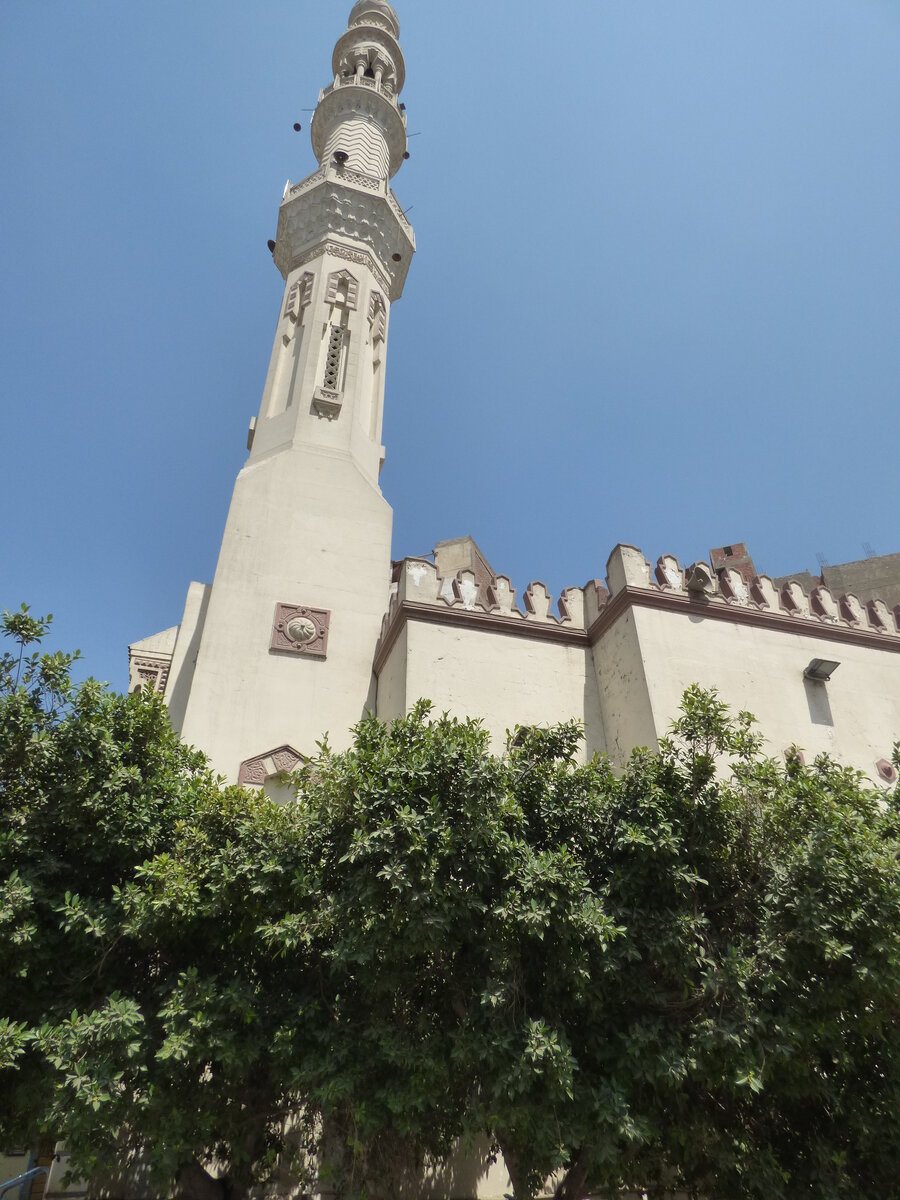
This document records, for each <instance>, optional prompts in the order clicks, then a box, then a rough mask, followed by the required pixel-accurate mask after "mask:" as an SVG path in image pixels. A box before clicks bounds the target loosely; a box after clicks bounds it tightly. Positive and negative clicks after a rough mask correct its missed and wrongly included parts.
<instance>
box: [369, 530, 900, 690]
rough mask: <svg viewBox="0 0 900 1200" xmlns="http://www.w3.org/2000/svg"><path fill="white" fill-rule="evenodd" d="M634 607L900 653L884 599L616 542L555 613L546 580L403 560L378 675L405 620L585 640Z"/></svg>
mask: <svg viewBox="0 0 900 1200" xmlns="http://www.w3.org/2000/svg"><path fill="white" fill-rule="evenodd" d="M632 606H634V607H646V608H658V609H668V610H669V611H672V612H682V613H690V614H691V615H692V616H698V615H699V616H702V617H704V618H708V619H711V620H720V621H729V622H732V623H734V624H751V625H752V624H755V625H765V626H767V627H769V628H772V629H781V630H785V631H790V632H795V633H806V634H809V635H810V636H815V637H820V638H821V637H825V638H830V639H833V640H838V641H860V642H863V643H867V644H869V645H876V646H879V647H882V648H884V649H887V650H894V651H897V652H900V606H898V607H897V608H895V609H893V610H891V609H889V608H888V607H887V605H886V604H884V603H883V602H882V601H880V600H875V601H870V602H869V603H867V604H863V603H861V602H860V601H859V599H858V598H857V597H856V596H853V595H841V596H837V597H835V596H833V595H832V594H831V592H830V591H829V590H828V589H827V588H826V587H824V586H819V587H817V588H815V589H814V590H813V591H812V592H811V593H810V594H809V595H807V594H806V593H805V592H804V591H803V589H802V588H801V587H800V585H799V584H798V583H796V582H793V583H787V584H785V585H783V586H782V587H778V586H777V585H776V584H775V583H774V582H773V581H772V579H771V578H770V577H769V576H768V575H758V576H755V577H754V578H752V579H751V581H750V582H749V583H748V582H747V581H746V580H745V579H744V577H743V576H742V575H741V573H740V572H739V571H737V570H735V569H731V568H725V569H719V570H718V571H717V570H715V569H714V568H713V567H712V566H711V565H710V564H709V563H708V562H704V561H698V562H694V563H691V564H690V565H689V566H682V564H681V563H680V562H679V560H678V559H677V558H676V557H675V556H674V555H671V554H664V555H662V556H661V557H660V558H659V559H657V561H656V563H655V565H651V563H650V562H649V561H648V560H647V559H646V558H645V557H644V555H643V553H642V552H641V551H640V550H639V549H637V547H635V546H627V545H619V546H616V548H615V550H614V551H613V552H612V554H611V555H610V558H609V562H608V564H607V577H606V583H605V584H604V583H601V582H600V581H599V580H596V579H595V580H591V581H589V582H588V583H587V584H585V586H584V587H571V588H566V589H565V590H564V591H563V593H562V595H561V596H560V598H559V600H558V602H557V604H556V606H555V607H556V611H554V606H553V599H552V597H551V595H550V593H549V592H548V590H547V587H546V585H545V584H544V583H542V582H541V581H540V580H535V581H533V582H532V583H529V584H528V586H527V587H526V588H525V590H524V592H523V593H522V595H521V600H517V590H516V588H514V587H513V585H512V582H511V580H510V579H509V577H508V576H506V575H493V576H491V578H490V581H489V582H486V581H485V580H484V579H482V580H481V581H480V582H479V580H478V579H477V578H476V575H475V572H474V571H471V570H461V571H457V572H455V573H450V574H446V575H441V574H440V573H439V571H438V568H437V566H436V564H435V563H434V562H432V561H431V560H430V559H428V558H407V559H404V560H403V562H402V563H400V564H399V565H398V569H397V571H396V586H395V590H394V593H393V595H392V596H391V601H390V606H389V608H388V611H387V613H386V614H385V617H384V621H383V623H382V630H381V642H380V649H379V653H378V656H377V657H376V672H377V671H378V670H379V668H380V663H382V662H383V661H384V658H385V656H386V654H387V653H388V652H389V649H390V646H391V645H392V644H393V642H394V641H395V640H396V637H397V634H398V633H399V630H400V628H402V625H403V623H404V622H405V621H406V620H409V619H412V620H420V621H427V622H431V623H435V624H446V625H453V626H460V627H462V626H465V627H467V628H470V629H481V630H483V631H489V632H492V633H497V634H504V635H513V636H518V637H530V638H538V639H542V640H553V641H560V642H564V643H569V644H573V645H582V646H587V645H590V644H593V643H594V642H595V641H596V640H597V639H598V638H600V637H602V635H603V633H604V632H605V630H606V629H608V628H609V627H610V626H611V625H612V624H613V623H614V622H615V621H616V620H617V619H618V617H619V616H621V615H622V613H623V612H624V611H625V610H626V609H628V608H629V607H632Z"/></svg>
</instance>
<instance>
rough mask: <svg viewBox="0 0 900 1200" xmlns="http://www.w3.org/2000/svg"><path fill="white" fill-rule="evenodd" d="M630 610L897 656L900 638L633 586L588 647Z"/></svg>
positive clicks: (597, 626)
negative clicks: (769, 631)
mask: <svg viewBox="0 0 900 1200" xmlns="http://www.w3.org/2000/svg"><path fill="white" fill-rule="evenodd" d="M630 608H654V609H662V610H663V611H665V612H674V613H682V614H686V615H690V616H695V617H703V618H705V619H708V620H710V621H725V622H728V623H730V624H732V625H753V626H755V627H756V628H759V629H774V630H777V631H778V632H779V633H799V634H800V635H801V636H803V637H809V638H817V639H818V640H820V641H831V642H843V643H845V644H846V643H850V644H853V645H857V646H867V647H869V648H870V649H876V650H887V651H890V652H891V653H893V654H900V638H897V637H894V636H892V635H891V634H888V633H875V632H874V631H872V630H868V629H851V628H850V627H849V626H848V625H839V624H837V623H834V624H832V623H829V622H826V621H810V620H805V619H804V618H803V617H800V616H792V615H791V614H790V613H779V612H771V611H766V610H765V609H762V608H759V607H756V606H753V607H751V606H748V605H743V604H737V603H727V604H723V603H721V602H719V603H716V602H715V601H710V600H708V599H706V598H704V597H701V596H690V595H684V594H681V593H677V592H669V591H663V590H660V589H656V588H639V587H633V586H627V587H624V588H622V590H621V591H619V592H617V593H616V594H615V596H613V597H612V599H611V600H609V602H608V603H607V604H606V605H605V606H604V607H603V609H601V611H600V614H599V616H598V617H597V619H596V620H595V621H594V622H593V623H592V624H591V626H590V628H589V629H588V632H587V636H588V639H589V640H590V643H591V645H594V644H595V643H596V642H597V641H598V640H599V639H600V638H601V637H602V636H603V635H604V633H606V631H607V630H608V629H609V628H610V627H611V626H612V625H614V624H615V622H616V621H617V620H618V619H619V617H620V616H622V614H623V613H625V612H626V611H627V610H628V609H630Z"/></svg>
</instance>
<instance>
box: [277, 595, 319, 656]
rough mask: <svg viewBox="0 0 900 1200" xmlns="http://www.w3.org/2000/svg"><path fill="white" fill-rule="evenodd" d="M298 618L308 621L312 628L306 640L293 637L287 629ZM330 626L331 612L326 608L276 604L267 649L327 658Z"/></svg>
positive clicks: (280, 652) (282, 652)
mask: <svg viewBox="0 0 900 1200" xmlns="http://www.w3.org/2000/svg"><path fill="white" fill-rule="evenodd" d="M298 619H300V620H301V621H304V622H309V623H310V624H311V626H312V628H313V629H314V633H313V635H312V636H311V637H310V638H309V640H307V641H303V640H300V639H297V638H295V637H293V636H292V634H291V633H290V631H289V627H290V625H291V623H292V622H293V621H296V620H298ZM330 627H331V613H330V612H328V610H327V609H324V608H307V607H306V606H305V605H302V604H276V605H275V619H274V621H273V622H272V637H271V640H270V641H269V649H270V650H274V651H276V652H277V653H279V654H297V655H300V656H301V657H304V658H327V656H328V632H329V629H330Z"/></svg>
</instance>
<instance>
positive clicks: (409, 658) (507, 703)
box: [378, 620, 606, 754]
mask: <svg viewBox="0 0 900 1200" xmlns="http://www.w3.org/2000/svg"><path fill="white" fill-rule="evenodd" d="M382 681H383V682H382ZM423 697H424V698H426V699H429V700H431V701H432V702H433V703H434V706H435V708H436V709H437V710H438V711H439V712H442V711H445V710H446V711H447V712H450V713H452V714H453V715H454V716H458V717H480V718H482V719H483V721H484V724H485V728H486V729H487V730H488V732H489V733H490V735H491V741H492V743H493V745H494V747H495V748H496V749H497V750H500V749H502V748H503V747H504V746H505V744H506V732H507V730H509V729H513V728H514V727H515V726H516V725H545V724H555V723H557V722H559V721H565V720H567V719H569V718H570V717H574V718H576V719H577V720H579V721H584V724H585V736H586V744H585V749H586V753H588V754H593V753H594V752H595V751H602V750H605V748H606V739H605V736H604V732H603V718H602V716H601V712H600V700H599V696H598V694H597V683H596V679H595V676H594V671H593V668H592V664H591V660H590V652H589V651H588V650H587V649H584V648H582V647H579V646H570V645H565V644H563V643H558V642H548V641H539V640H537V639H536V638H527V637H517V636H512V635H504V634H499V633H495V632H490V631H487V630H480V629H477V628H461V627H459V626H454V625H436V624H430V623H427V622H424V621H417V620H410V621H408V622H407V624H406V628H405V629H404V630H403V631H402V632H401V634H400V636H399V637H398V638H397V641H396V642H395V643H394V645H393V647H392V648H391V653H390V656H389V658H388V660H387V662H386V663H385V666H384V668H383V669H382V671H381V675H380V678H379V693H378V714H379V716H382V717H384V718H385V719H388V718H389V717H391V716H396V715H399V713H401V712H407V711H408V710H409V709H410V708H411V707H412V705H413V704H414V703H415V702H416V700H419V699H421V698H423Z"/></svg>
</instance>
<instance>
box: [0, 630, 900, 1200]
mask: <svg viewBox="0 0 900 1200" xmlns="http://www.w3.org/2000/svg"><path fill="white" fill-rule="evenodd" d="M3 624H4V630H5V632H6V634H7V635H8V637H9V638H11V639H12V644H13V646H14V650H13V651H12V652H10V653H7V654H6V655H5V656H4V657H3V658H2V660H0V806H2V807H0V961H2V963H3V970H2V973H0V1139H2V1140H6V1141H17V1142H22V1141H27V1140H36V1139H37V1138H40V1137H44V1138H53V1139H64V1140H65V1141H66V1143H67V1145H68V1146H69V1148H70V1149H71V1151H72V1153H73V1169H74V1170H75V1171H77V1172H80V1173H81V1174H83V1175H84V1176H85V1177H87V1178H89V1179H91V1180H94V1181H95V1183H96V1184H97V1186H99V1184H100V1183H102V1182H103V1181H107V1182H108V1181H109V1180H110V1178H112V1177H114V1176H115V1175H116V1174H117V1173H119V1174H122V1173H128V1172H141V1173H143V1175H144V1177H145V1186H146V1189H147V1190H148V1193H152V1192H153V1191H154V1189H155V1191H156V1193H157V1194H163V1193H164V1192H165V1191H166V1190H167V1189H168V1188H170V1187H172V1186H175V1187H177V1189H179V1190H180V1192H181V1193H182V1194H183V1195H185V1196H192V1197H197V1198H198V1200H201V1198H203V1200H206V1198H207V1197H209V1200H238V1198H239V1197H242V1196H244V1195H246V1194H247V1192H248V1191H249V1189H250V1188H251V1187H253V1185H254V1184H257V1183H263V1182H269V1183H274V1184H276V1185H277V1184H278V1183H279V1182H286V1181H287V1180H288V1179H297V1178H301V1179H302V1178H305V1177H309V1178H312V1177H313V1176H314V1175H315V1176H318V1179H319V1184H318V1185H317V1186H324V1187H326V1188H327V1189H329V1190H332V1191H333V1192H334V1193H335V1194H336V1195H337V1196H339V1197H341V1198H343V1197H347V1198H351V1197H367V1198H368V1197H371V1198H373V1200H380V1198H381V1197H384V1198H385V1200H387V1197H389V1196H391V1197H393V1196H396V1195H397V1194H398V1193H399V1192H400V1190H401V1189H402V1188H403V1187H404V1185H407V1184H409V1183H410V1181H412V1180H415V1179H416V1178H418V1177H419V1176H420V1175H421V1173H422V1172H423V1171H429V1172H430V1173H431V1174H432V1176H433V1177H434V1179H435V1180H436V1181H437V1183H438V1186H439V1187H443V1188H445V1190H446V1191H447V1192H448V1193H449V1192H450V1191H451V1190H456V1191H458V1188H459V1187H460V1186H461V1184H460V1182H459V1180H460V1179H461V1178H462V1174H461V1172H462V1171H463V1168H462V1166H461V1165H460V1158H461V1156H462V1155H468V1157H469V1161H470V1164H471V1163H472V1162H474V1163H475V1164H476V1165H475V1167H474V1168H472V1169H476V1170H477V1167H478V1164H482V1165H483V1164H484V1163H485V1162H486V1161H488V1160H489V1159H490V1157H491V1156H492V1155H496V1154H497V1153H500V1152H502V1154H503V1157H504V1160H505V1162H506V1164H507V1167H508V1169H509V1171H510V1175H511V1178H512V1181H513V1187H514V1192H515V1197H516V1200H531V1197H533V1196H534V1195H535V1194H536V1193H537V1192H538V1191H540V1190H541V1189H543V1187H544V1186H545V1184H546V1181H547V1180H548V1179H552V1180H553V1183H554V1186H555V1187H556V1189H557V1193H558V1196H559V1198H560V1200H576V1198H578V1197H581V1196H584V1195H586V1194H587V1193H588V1192H589V1191H591V1192H593V1193H594V1194H596V1195H603V1196H615V1195H617V1194H618V1193H619V1191H620V1190H621V1189H622V1188H623V1187H640V1188H641V1189H644V1190H646V1191H648V1193H649V1194H650V1195H651V1196H652V1195H656V1194H658V1195H662V1194H664V1193H670V1192H672V1191H675V1190H679V1189H681V1190H682V1191H684V1192H686V1193H687V1194H689V1195H692V1196H702V1197H707V1198H709V1200H716V1198H718V1197H721V1198H722V1200H725V1198H726V1197H727V1198H728V1200H739V1198H740V1197H747V1198H760V1200H762V1197H765V1198H766V1200H772V1198H774V1200H778V1198H779V1197H783V1198H785V1200H787V1198H788V1197H791V1198H793V1197H796V1196H800V1195H808V1196H815V1197H822V1198H828V1200H844V1198H846V1200H850V1198H851V1197H852V1198H853V1200H870V1198H871V1200H875V1197H876V1196H877V1197H878V1198H879V1200H890V1198H891V1197H900V1128H898V1122H900V1115H898V1114H900V1095H898V1089H900V1039H898V1028H900V1026H898V1012H897V999H896V998H897V996H898V995H900V868H898V852H900V796H898V794H897V792H896V790H894V791H890V790H887V789H878V788H873V787H872V786H871V785H870V784H869V783H868V782H867V781H865V780H864V779H863V778H862V777H861V776H860V775H859V774H857V773H855V772H853V771H851V770H848V769H846V768H843V767H840V766H838V765H837V764H835V763H834V762H832V761H830V760H828V759H827V758H820V759H817V760H816V762H815V763H813V764H811V765H809V766H807V765H805V764H804V762H803V760H802V756H800V755H799V754H798V755H794V756H792V757H789V758H788V760H787V761H786V762H784V763H779V762H775V761H773V760H770V759H767V758H766V757H765V756H763V755H762V754H761V751H760V741H759V739H758V737H757V736H756V735H755V733H754V729H753V724H752V720H751V719H750V718H749V717H748V716H746V715H745V714H740V715H738V716H736V717H735V716H732V715H731V714H730V713H729V712H728V710H727V708H726V707H725V705H724V704H722V703H721V702H720V701H719V700H718V699H717V698H716V696H715V695H714V694H711V693H708V692H703V691H701V690H700V689H698V688H690V689H689V690H688V691H687V693H686V694H685V698H684V703H683V708H682V712H681V715H680V717H679V719H678V720H677V721H676V722H675V724H674V726H673V729H672V732H671V735H670V737H669V738H667V739H665V740H664V741H663V742H662V743H661V745H660V746H659V747H658V748H657V750H655V751H650V750H646V749H639V750H636V751H635V752H634V754H633V755H632V757H631V759H630V761H629V762H628V764H627V765H626V767H625V768H624V770H622V771H620V772H616V771H614V770H613V769H612V768H611V767H610V765H609V763H608V762H607V761H606V760H605V759H603V758H595V759H593V760H591V761H588V762H582V761H580V759H579V748H580V741H581V730H580V729H579V728H578V726H577V725H576V724H574V723H568V724H562V725H559V726H556V727H553V728H534V727H526V728H520V729H518V730H516V731H513V733H512V735H511V736H510V740H509V744H508V746H507V749H506V751H505V752H504V753H502V754H497V753H494V752H493V751H492V749H491V746H490V744H489V739H488V736H487V734H486V732H485V730H484V729H483V727H482V726H481V725H480V724H479V723H478V722H477V721H474V720H459V719H456V718H453V717H450V716H446V715H444V716H440V715H434V714H432V712H431V710H430V707H429V705H428V704H427V703H426V702H421V703H420V704H419V705H417V706H416V707H415V709H414V710H413V711H412V712H411V713H410V714H409V715H408V716H406V717H404V718H402V719H399V720H396V721H394V722H392V723H390V724H387V725H386V724H383V723H381V722H379V721H377V720H375V719H367V720H364V721H362V722H361V723H360V725H359V726H358V727H357V729H356V731H355V738H354V742H353V745H352V747H351V748H350V749H349V750H347V751H343V752H334V751H332V750H330V749H329V748H328V746H327V744H323V745H322V746H321V747H320V753H319V754H318V755H317V756H316V758H315V759H313V760H311V761H310V762H308V763H307V764H305V766H304V767H303V768H302V769H301V770H300V771H299V772H298V773H297V775H296V776H295V777H294V780H293V783H294V787H295V790H296V800H295V801H294V802H292V803H288V804H284V805H278V804H275V803H274V802H272V801H270V800H269V799H267V798H266V797H265V796H264V794H263V793H261V792H250V791H245V790H242V789H239V788H231V787H226V786H224V785H223V784H222V783H221V781H219V780H217V779H215V778H214V777H213V776H212V775H211V773H210V772H209V769H208V767H207V766H206V763H205V760H204V759H203V757H202V755H200V754H198V753H197V752H195V751H193V750H190V749H189V748H187V747H185V746H184V745H182V744H181V743H180V741H179V740H178V738H177V737H176V736H175V734H174V733H173V732H172V730H171V727H170V725H169V722H168V718H167V714H166V710H165V708H164V706H163V704H162V701H161V699H160V698H159V697H158V696H156V695H154V694H138V695H132V696H127V697H123V696H117V695H114V694H112V693H110V692H109V691H108V690H106V689H105V688H104V687H102V686H100V685H98V684H97V683H95V682H94V681H88V682H86V683H83V684H81V685H80V686H76V685H74V684H73V683H72V682H71V666H72V662H73V656H67V655H63V654H48V653H45V652H42V651H41V648H40V641H41V639H42V638H43V637H44V636H45V634H46V631H47V621H46V620H42V619H36V618H33V617H31V615H30V614H29V613H28V612H27V610H24V609H23V610H22V611H20V612H18V613H15V614H6V615H5V617H4V618H3ZM454 1180H455V1182H454Z"/></svg>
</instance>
